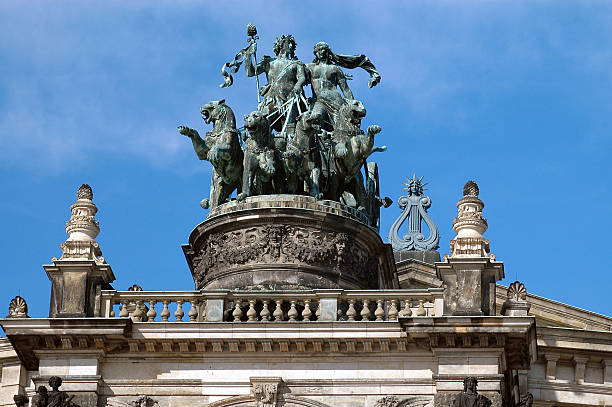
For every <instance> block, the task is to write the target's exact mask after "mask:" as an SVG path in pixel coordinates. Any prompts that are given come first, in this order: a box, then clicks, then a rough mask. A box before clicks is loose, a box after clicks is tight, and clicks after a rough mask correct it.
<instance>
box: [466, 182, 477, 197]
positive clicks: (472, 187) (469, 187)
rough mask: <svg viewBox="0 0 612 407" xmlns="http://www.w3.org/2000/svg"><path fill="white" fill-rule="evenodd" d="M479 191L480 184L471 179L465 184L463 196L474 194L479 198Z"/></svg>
mask: <svg viewBox="0 0 612 407" xmlns="http://www.w3.org/2000/svg"><path fill="white" fill-rule="evenodd" d="M479 193H480V190H479V189H478V184H477V183H475V182H474V181H472V180H469V181H468V182H466V183H465V185H464V186H463V196H464V197H466V196H473V197H475V198H478V194H479Z"/></svg>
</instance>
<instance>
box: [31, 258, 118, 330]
mask: <svg viewBox="0 0 612 407" xmlns="http://www.w3.org/2000/svg"><path fill="white" fill-rule="evenodd" d="M43 267H44V268H45V271H46V272H47V276H48V277H49V280H51V284H52V285H51V304H50V308H49V318H71V317H99V316H100V292H101V290H107V289H112V287H111V286H110V285H109V283H110V282H112V281H114V280H115V276H114V274H113V271H112V270H111V267H110V266H109V265H108V264H99V263H98V262H96V261H95V260H54V261H53V264H52V265H45V266H43Z"/></svg>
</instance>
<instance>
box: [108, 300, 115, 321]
mask: <svg viewBox="0 0 612 407" xmlns="http://www.w3.org/2000/svg"><path fill="white" fill-rule="evenodd" d="M108 315H109V316H110V317H111V318H115V302H114V301H113V300H111V301H110V313H109V314H108Z"/></svg>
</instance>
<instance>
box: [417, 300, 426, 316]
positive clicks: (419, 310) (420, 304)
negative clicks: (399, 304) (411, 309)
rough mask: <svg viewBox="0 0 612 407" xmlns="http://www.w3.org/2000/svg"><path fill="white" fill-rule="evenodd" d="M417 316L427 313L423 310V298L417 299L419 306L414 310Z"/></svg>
mask: <svg viewBox="0 0 612 407" xmlns="http://www.w3.org/2000/svg"><path fill="white" fill-rule="evenodd" d="M416 315H417V317H424V316H425V315H427V311H425V306H424V305H423V300H419V308H417V310H416Z"/></svg>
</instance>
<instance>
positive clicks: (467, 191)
mask: <svg viewBox="0 0 612 407" xmlns="http://www.w3.org/2000/svg"><path fill="white" fill-rule="evenodd" d="M478 194H479V190H478V185H476V183H475V182H473V181H468V182H467V183H466V184H465V186H464V188H463V198H461V200H459V202H458V203H457V209H458V215H457V217H456V218H455V220H454V222H453V229H454V230H455V232H456V233H457V236H455V238H454V239H453V240H451V242H450V247H451V255H450V256H444V261H443V262H440V263H436V273H437V276H438V278H439V279H440V280H442V281H443V282H444V285H445V286H446V290H445V291H444V315H473V316H478V315H495V290H496V283H497V282H498V281H499V280H501V279H502V278H504V264H503V263H502V262H499V261H495V255H493V254H489V241H488V240H487V239H485V238H484V236H483V233H484V232H485V231H486V230H487V220H486V219H485V218H483V216H482V209H483V208H484V203H483V202H482V201H481V200H480V199H479V198H478Z"/></svg>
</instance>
